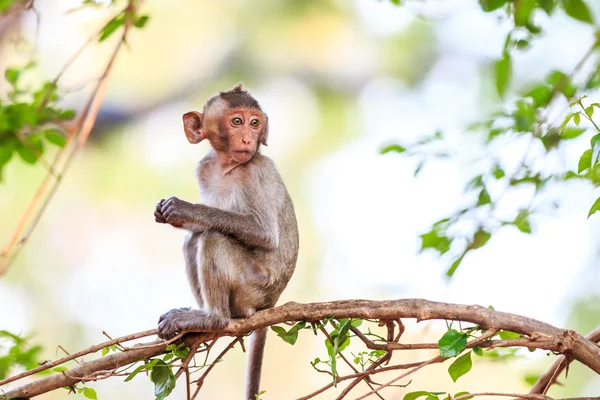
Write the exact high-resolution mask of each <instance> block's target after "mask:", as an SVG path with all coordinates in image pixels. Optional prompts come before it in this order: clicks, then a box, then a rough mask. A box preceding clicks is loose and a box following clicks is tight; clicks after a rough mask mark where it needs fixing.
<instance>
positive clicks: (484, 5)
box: [479, 0, 506, 12]
mask: <svg viewBox="0 0 600 400" xmlns="http://www.w3.org/2000/svg"><path fill="white" fill-rule="evenodd" d="M504 4H506V0H479V6H480V7H481V9H482V10H483V11H484V12H490V11H494V10H497V9H499V8H500V7H502V6H503V5H504Z"/></svg>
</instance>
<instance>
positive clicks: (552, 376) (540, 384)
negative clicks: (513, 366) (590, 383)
mask: <svg viewBox="0 0 600 400" xmlns="http://www.w3.org/2000/svg"><path fill="white" fill-rule="evenodd" d="M585 337H586V339H588V340H589V341H591V342H594V343H598V342H600V326H597V327H596V329H594V330H593V331H591V332H590V333H588V334H587V335H586V336H585ZM570 362H571V360H570V359H568V358H567V357H565V356H560V357H558V358H557V359H556V361H554V362H553V363H552V365H551V366H550V368H548V371H546V372H545V373H544V374H542V375H541V376H540V377H539V378H538V380H537V382H536V383H535V385H533V387H532V388H531V390H530V391H529V393H530V394H545V393H546V392H547V391H548V389H549V388H550V386H552V384H554V383H555V382H556V378H557V377H558V376H559V375H560V373H561V372H562V371H563V370H564V369H565V368H567V366H568V365H569V363H570Z"/></svg>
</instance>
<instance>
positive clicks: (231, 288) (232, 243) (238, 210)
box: [154, 85, 299, 400]
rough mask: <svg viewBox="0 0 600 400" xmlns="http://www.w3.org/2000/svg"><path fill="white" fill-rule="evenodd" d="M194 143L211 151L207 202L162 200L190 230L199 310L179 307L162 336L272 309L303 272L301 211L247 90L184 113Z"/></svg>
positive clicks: (202, 167)
mask: <svg viewBox="0 0 600 400" xmlns="http://www.w3.org/2000/svg"><path fill="white" fill-rule="evenodd" d="M183 128H184V132H185V135H186V137H187V140H188V141H189V142H190V143H191V144H196V143H200V142H201V141H202V140H204V139H206V140H208V142H209V143H210V145H211V147H212V149H211V150H210V151H209V152H208V154H206V156H205V157H204V158H202V160H201V161H200V163H199V164H198V167H197V169H196V177H197V181H198V186H199V189H200V196H201V199H202V204H193V203H189V202H187V201H184V200H180V199H178V198H177V197H171V198H169V199H166V200H165V199H161V200H160V202H159V203H158V204H157V205H156V210H155V212H154V217H155V221H156V222H158V223H163V224H170V225H171V226H173V227H176V228H181V229H184V230H186V231H188V233H187V236H186V238H185V241H184V246H183V252H184V259H185V264H186V271H187V277H188V281H189V284H190V286H191V289H192V292H193V294H194V297H195V299H196V301H197V303H198V306H199V309H198V310H195V309H190V308H180V309H173V310H171V311H169V312H167V313H165V314H163V315H162V316H161V317H160V318H159V322H158V336H159V337H160V338H163V339H171V338H173V337H175V336H176V335H177V334H179V333H182V332H189V331H200V332H202V331H219V330H222V329H223V328H225V327H226V326H227V324H228V323H229V321H230V320H231V319H232V318H248V317H250V316H252V315H253V314H254V313H255V312H256V311H259V310H264V309H268V308H272V307H274V306H275V303H276V302H277V300H278V298H279V296H280V295H281V293H282V291H283V290H284V288H285V287H286V286H287V283H288V281H289V280H290V278H291V276H292V273H293V272H294V270H295V267H296V261H297V258H298V248H299V235H298V226H297V221H296V214H295V210H294V205H293V203H292V200H291V198H290V195H289V193H288V191H287V189H286V187H285V185H284V183H283V180H282V178H281V176H280V174H279V172H278V171H277V169H276V167H275V164H274V162H273V161H272V160H271V159H270V158H268V157H267V156H264V155H263V154H261V152H260V151H259V148H260V146H261V145H264V146H266V145H267V137H268V134H269V120H268V117H267V114H266V113H265V112H264V111H263V110H262V109H261V107H260V105H259V103H258V101H257V100H256V99H255V98H254V97H253V96H252V95H251V94H250V93H249V92H248V91H247V90H246V89H245V88H243V87H242V86H241V85H237V86H235V87H234V88H233V89H231V90H229V91H225V92H220V93H219V94H217V95H215V96H213V97H212V98H210V99H209V100H208V101H207V102H206V104H205V105H204V107H203V111H202V113H200V112H197V111H190V112H187V113H185V114H184V115H183ZM266 334H267V329H266V328H262V329H259V330H256V331H254V332H253V333H252V335H251V337H250V345H249V355H248V366H247V377H246V395H245V399H246V400H255V396H256V394H257V393H258V392H259V384H260V373H261V367H262V358H263V352H264V346H265V340H266Z"/></svg>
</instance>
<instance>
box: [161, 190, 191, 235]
mask: <svg viewBox="0 0 600 400" xmlns="http://www.w3.org/2000/svg"><path fill="white" fill-rule="evenodd" d="M192 208H193V204H191V203H188V202H187V201H183V200H180V199H178V198H177V197H170V198H168V199H167V200H165V199H162V200H161V201H159V202H158V204H157V205H156V210H155V211H154V220H155V221H156V222H158V223H161V224H170V225H172V226H174V227H176V228H183V227H184V225H189V222H191V219H190V215H191V211H192ZM186 223H188V224H186Z"/></svg>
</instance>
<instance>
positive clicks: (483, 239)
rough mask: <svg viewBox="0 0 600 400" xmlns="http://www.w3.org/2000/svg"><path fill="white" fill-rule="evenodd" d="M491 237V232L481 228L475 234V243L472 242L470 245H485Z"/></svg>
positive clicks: (478, 246)
mask: <svg viewBox="0 0 600 400" xmlns="http://www.w3.org/2000/svg"><path fill="white" fill-rule="evenodd" d="M491 237H492V234H491V233H489V232H486V231H484V230H483V229H479V230H478V231H477V232H475V235H473V243H471V245H470V247H471V248H472V249H478V248H480V247H483V246H485V244H486V243H487V242H488V240H490V238H491Z"/></svg>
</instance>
